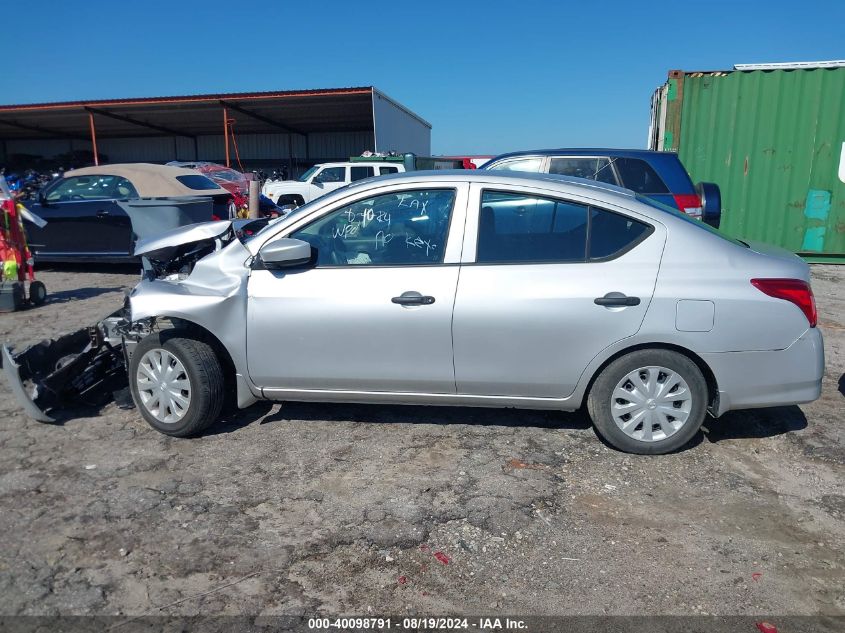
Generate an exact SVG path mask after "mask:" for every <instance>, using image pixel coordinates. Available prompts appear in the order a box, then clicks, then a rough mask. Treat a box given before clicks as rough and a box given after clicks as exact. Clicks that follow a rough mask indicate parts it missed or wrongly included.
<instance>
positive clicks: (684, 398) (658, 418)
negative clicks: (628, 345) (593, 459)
mask: <svg viewBox="0 0 845 633" xmlns="http://www.w3.org/2000/svg"><path fill="white" fill-rule="evenodd" d="M587 410H588V411H589V413H590V417H591V418H592V420H593V424H594V425H595V427H596V430H597V431H598V432H599V433H600V434H601V436H602V437H603V438H604V439H605V440H607V441H608V442H609V443H610V444H612V445H613V446H614V447H616V448H618V449H619V450H622V451H625V452H628V453H639V454H643V455H654V454H662V453H669V452H671V451H674V450H676V449H678V448H680V447H682V446H684V445H685V444H686V443H687V442H689V441H690V440H691V439H692V437H693V436H694V435H695V434H696V433H697V432H698V429H699V428H700V427H701V424H702V422H703V421H704V416H705V414H706V412H707V382H706V381H705V379H704V376H703V375H702V373H701V370H700V369H699V368H698V366H697V365H696V364H695V363H694V362H693V361H691V360H690V359H689V358H687V357H686V356H684V355H683V354H679V353H678V352H673V351H670V350H665V349H645V350H638V351H636V352H631V353H630V354H626V355H625V356H622V357H621V358H617V359H616V360H615V361H613V362H612V363H610V364H609V365H608V366H607V367H605V368H604V370H603V371H602V372H601V374H599V377H598V378H597V379H596V381H595V382H594V383H593V387H592V389H591V390H590V395H589V397H588V399H587Z"/></svg>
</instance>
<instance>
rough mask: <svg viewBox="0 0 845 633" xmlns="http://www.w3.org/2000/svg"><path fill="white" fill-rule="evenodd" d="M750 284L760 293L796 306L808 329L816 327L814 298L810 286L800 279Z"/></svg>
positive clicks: (757, 280) (758, 281)
mask: <svg viewBox="0 0 845 633" xmlns="http://www.w3.org/2000/svg"><path fill="white" fill-rule="evenodd" d="M751 284H752V285H753V286H754V287H755V288H757V290H759V291H760V292H763V293H765V294H767V295H769V296H770V297H774V298H775V299H784V300H785V301H790V302H792V303H794V304H795V305H797V306H798V307H799V308H800V309H801V312H803V313H804V316H805V317H807V320H808V321H809V322H810V327H816V323H817V321H818V314H817V313H816V298H815V297H814V296H813V289H812V288H810V284H808V283H807V282H806V281H803V280H801V279H752V280H751Z"/></svg>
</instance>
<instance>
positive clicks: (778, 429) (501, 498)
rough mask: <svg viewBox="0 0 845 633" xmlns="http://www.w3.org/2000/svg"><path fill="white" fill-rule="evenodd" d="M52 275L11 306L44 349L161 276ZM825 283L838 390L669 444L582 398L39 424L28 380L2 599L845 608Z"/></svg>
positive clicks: (302, 606) (7, 430) (8, 508)
mask: <svg viewBox="0 0 845 633" xmlns="http://www.w3.org/2000/svg"><path fill="white" fill-rule="evenodd" d="M40 278H41V279H42V280H43V281H44V282H45V283H46V284H47V288H48V291H49V292H50V299H49V302H48V303H47V304H46V305H44V306H42V307H40V308H36V309H32V310H29V311H25V312H19V313H15V314H3V315H0V333H2V337H3V338H4V339H6V340H8V341H14V342H15V343H17V344H18V345H19V346H23V345H24V344H29V343H32V342H36V341H38V340H40V339H42V338H50V337H53V336H55V335H56V334H58V333H60V332H63V331H68V330H71V329H75V328H77V327H81V326H84V325H88V324H91V323H93V322H95V321H96V320H97V319H99V318H100V317H102V316H104V315H105V314H107V313H108V312H110V311H112V310H113V309H116V308H117V307H119V305H120V303H121V301H122V292H123V290H124V288H127V287H130V286H131V285H133V284H134V282H135V278H136V276H135V274H134V273H132V272H131V271H128V270H126V269H123V270H121V269H117V268H107V267H100V268H87V269H69V268H61V269H54V270H48V271H44V272H42V273H41V274H40ZM813 278H814V289H815V293H816V297H817V301H818V306H819V312H820V327H821V328H822V330H823V331H824V335H825V341H826V351H827V374H826V378H825V383H824V392H823V395H822V398H821V399H820V400H819V401H817V402H815V403H813V404H810V405H806V406H801V407H787V408H779V409H771V410H757V411H751V412H739V413H731V414H728V415H726V416H724V417H723V418H721V419H719V420H708V421H707V422H706V427H707V428H706V432H705V433H703V434H700V436H699V438H698V439H697V441H696V442H694V444H693V445H692V446H691V447H689V448H688V449H686V450H684V451H682V452H680V453H678V454H675V455H668V456H658V457H640V456H632V455H625V454H622V453H619V452H616V451H614V450H612V449H609V448H607V447H606V446H605V445H603V444H602V443H601V442H600V441H599V440H598V439H597V438H596V436H595V434H594V433H593V431H592V430H591V427H590V426H589V423H588V420H587V419H586V417H585V416H584V415H583V414H563V413H554V412H532V411H497V410H489V409H457V408H432V407H399V406H363V405H326V404H299V403H289V404H284V405H270V404H266V403H263V404H258V405H255V406H253V407H251V408H249V409H247V410H245V411H241V412H239V413H237V414H235V415H234V416H233V417H231V418H229V419H227V420H226V421H225V422H224V423H222V424H219V425H218V426H217V427H215V428H213V429H212V431H211V432H209V433H208V434H207V435H205V436H204V437H201V438H198V439H191V440H179V439H172V438H168V437H165V436H163V435H160V434H159V433H157V432H155V431H153V430H152V429H150V428H149V427H147V425H146V424H145V423H144V422H143V421H142V420H141V419H140V416H139V415H138V414H137V412H135V411H131V410H130V411H126V410H120V409H118V408H117V407H116V406H115V405H114V404H110V405H108V406H106V407H105V408H104V409H102V410H101V411H92V410H86V411H82V412H81V415H79V416H78V417H75V418H74V419H70V420H67V421H66V422H64V423H63V424H61V425H43V424H39V423H37V422H33V421H31V420H28V419H27V418H25V417H24V416H23V415H22V414H21V413H20V412H19V411H18V410H17V409H16V407H15V405H14V403H13V401H12V397H11V395H10V393H9V392H8V390H7V389H6V386H5V384H3V386H2V396H0V407H2V408H0V414H2V422H0V510H1V511H0V533H2V534H3V537H2V548H0V596H2V599H0V615H13V614H40V615H51V614H130V615H139V614H144V613H155V614H164V615H191V614H198V613H205V614H208V613H211V614H263V615H277V614H283V615H302V614H306V615H320V614H338V613H346V614H363V615H366V614H376V613H379V614H385V613H392V614H409V613H411V614H425V615H437V614H443V615H447V614H453V615H454V614H466V615H470V614H475V615H478V614H484V615H495V614H514V613H521V614H535V615H537V614H546V615H560V614H567V615H570V614H577V615H592V614H614V615H617V614H624V615H630V614H653V613H661V614H699V613H707V614H720V615H735V614H743V615H749V614H750V615H753V614H760V613H766V614H782V615H784V616H785V615H813V614H815V615H819V614H824V615H845V557H844V556H843V549H845V520H844V519H845V490H843V480H845V479H844V478H843V473H845V431H843V425H842V417H843V409H845V407H844V406H843V405H845V398H843V394H845V374H843V372H845V349H843V345H845V283H843V278H845V268H837V267H833V266H817V267H814V268H813ZM21 348H22V347H21ZM168 605H169V606H168Z"/></svg>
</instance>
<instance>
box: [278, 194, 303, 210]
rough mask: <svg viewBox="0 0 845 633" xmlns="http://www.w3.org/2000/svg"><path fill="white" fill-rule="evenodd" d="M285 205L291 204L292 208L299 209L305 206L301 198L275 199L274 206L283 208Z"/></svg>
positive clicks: (283, 197) (285, 197) (282, 197)
mask: <svg viewBox="0 0 845 633" xmlns="http://www.w3.org/2000/svg"><path fill="white" fill-rule="evenodd" d="M286 204H292V205H293V206H294V208H296V207H301V206H302V205H303V204H305V200H304V199H303V198H302V196H279V197H278V198H276V206H279V207H281V206H284V205H286Z"/></svg>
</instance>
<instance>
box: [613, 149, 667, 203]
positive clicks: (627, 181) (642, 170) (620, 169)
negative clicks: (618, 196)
mask: <svg viewBox="0 0 845 633" xmlns="http://www.w3.org/2000/svg"><path fill="white" fill-rule="evenodd" d="M614 165H615V166H616V171H617V173H618V174H619V178H620V180H621V181H622V186H623V187H625V188H626V189H630V190H631V191H636V192H637V193H644V194H655V193H669V188H668V187H667V186H666V183H664V182H663V180H662V179H661V178H660V176H658V175H657V172H656V171H654V168H653V167H652V166H651V165H649V164H648V163H647V162H646V161H644V160H641V159H639V158H617V159H616V160H615V161H614Z"/></svg>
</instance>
